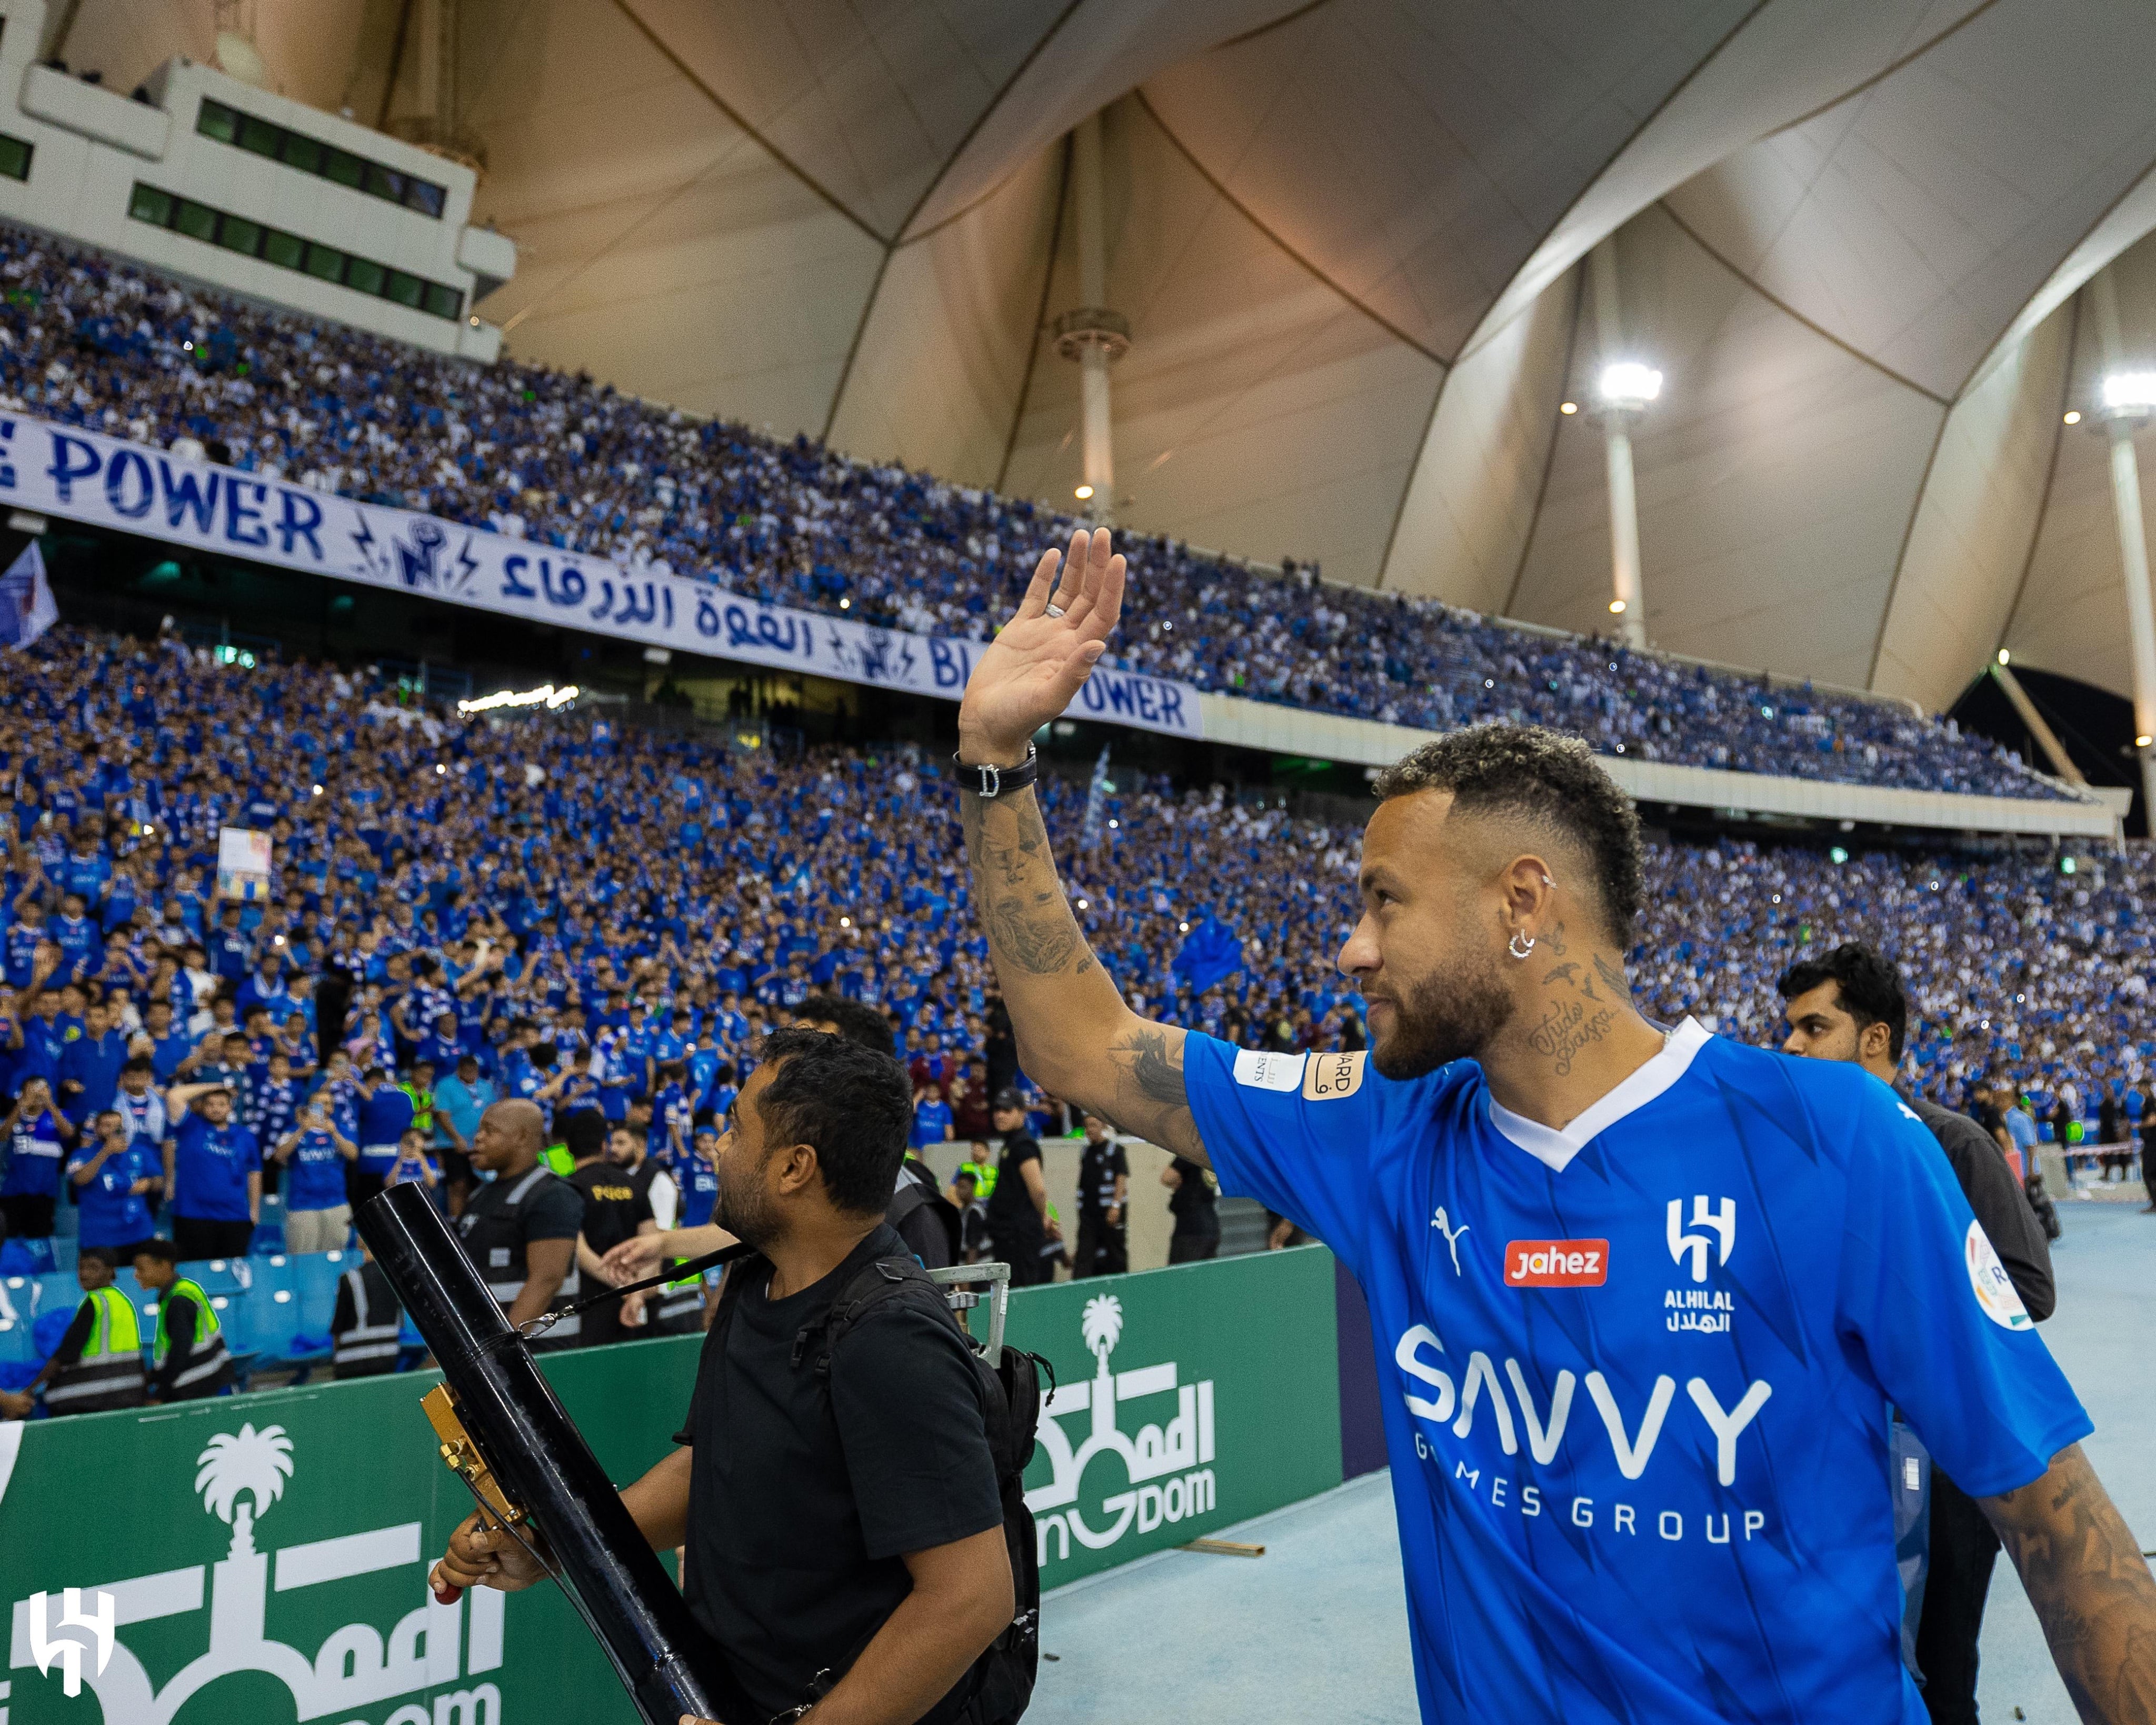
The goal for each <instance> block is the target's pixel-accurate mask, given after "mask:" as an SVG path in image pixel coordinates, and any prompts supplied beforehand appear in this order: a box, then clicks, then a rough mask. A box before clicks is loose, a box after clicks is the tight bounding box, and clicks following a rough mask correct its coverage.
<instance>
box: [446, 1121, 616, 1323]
mask: <svg viewBox="0 0 2156 1725" xmlns="http://www.w3.org/2000/svg"><path fill="white" fill-rule="evenodd" d="M546 1147H547V1126H546V1119H545V1117H544V1116H542V1114H541V1113H540V1111H539V1105H538V1104H537V1103H536V1102H531V1101H524V1100H522V1099H521V1098H516V1099H512V1100H510V1101H500V1102H496V1103H495V1105H494V1106H492V1107H490V1108H489V1109H488V1110H487V1111H486V1112H485V1113H484V1114H482V1115H480V1117H479V1127H478V1128H477V1130H475V1132H473V1133H472V1141H471V1159H472V1166H473V1167H474V1168H477V1169H478V1170H479V1173H480V1179H481V1181H483V1182H484V1184H482V1185H481V1186H480V1189H478V1190H477V1191H476V1192H475V1193H474V1194H472V1196H471V1199H470V1201H469V1202H468V1203H467V1204H465V1210H464V1214H462V1215H461V1216H459V1217H458V1218H457V1234H458V1237H459V1239H460V1240H463V1242H464V1248H465V1254H466V1255H467V1256H469V1257H470V1259H471V1260H472V1265H473V1267H474V1268H475V1269H476V1270H477V1271H479V1273H480V1277H481V1278H482V1279H483V1280H484V1281H485V1283H486V1286H487V1291H488V1292H489V1293H490V1294H492V1295H493V1296H494V1297H495V1301H497V1302H499V1304H500V1307H501V1309H502V1311H503V1312H504V1313H505V1314H506V1316H507V1317H508V1319H509V1322H511V1324H512V1325H519V1324H524V1323H528V1322H530V1321H531V1319H533V1318H535V1317H538V1316H539V1315H540V1313H542V1312H548V1311H552V1310H556V1309H558V1308H561V1307H567V1306H570V1305H572V1304H573V1303H574V1302H575V1301H576V1300H577V1297H578V1296H579V1294H580V1293H581V1291H582V1289H583V1283H582V1281H580V1280H579V1278H578V1276H577V1234H578V1232H579V1231H580V1230H582V1229H583V1224H584V1200H583V1196H582V1195H581V1194H579V1193H578V1192H577V1189H576V1188H575V1187H573V1186H572V1185H571V1184H570V1183H568V1182H567V1180H564V1179H561V1178H557V1176H555V1175H554V1174H552V1173H548V1172H547V1169H545V1168H542V1167H541V1166H540V1165H539V1153H540V1152H541V1151H542V1150H543V1149H545V1148H546ZM582 1326H583V1319H582V1317H572V1318H568V1319H566V1320H564V1321H563V1322H560V1323H557V1324H556V1325H555V1326H554V1327H552V1329H550V1330H548V1331H547V1332H546V1333H545V1334H544V1335H543V1336H542V1337H539V1338H538V1339H537V1340H536V1341H535V1342H533V1343H532V1344H531V1345H532V1346H533V1347H534V1348H541V1349H544V1348H573V1347H574V1346H575V1345H576V1343H577V1337H578V1336H579V1335H581V1334H582V1333H583V1327H582Z"/></svg>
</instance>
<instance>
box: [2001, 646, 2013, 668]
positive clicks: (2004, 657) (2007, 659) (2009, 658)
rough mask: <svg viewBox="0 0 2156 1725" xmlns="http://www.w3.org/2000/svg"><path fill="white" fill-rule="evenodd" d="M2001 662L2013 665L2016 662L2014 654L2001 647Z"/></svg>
mask: <svg viewBox="0 0 2156 1725" xmlns="http://www.w3.org/2000/svg"><path fill="white" fill-rule="evenodd" d="M1999 663H2000V664H2001V665H2011V664H2013V663H2014V655H2012V654H2011V653H2009V652H2008V651H2007V650H2006V649H2005V648H2004V647H2001V648H2000V649H1999Z"/></svg>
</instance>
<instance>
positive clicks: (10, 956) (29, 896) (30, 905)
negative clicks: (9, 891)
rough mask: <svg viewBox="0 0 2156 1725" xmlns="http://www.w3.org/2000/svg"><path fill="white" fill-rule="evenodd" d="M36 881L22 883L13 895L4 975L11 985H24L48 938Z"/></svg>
mask: <svg viewBox="0 0 2156 1725" xmlns="http://www.w3.org/2000/svg"><path fill="white" fill-rule="evenodd" d="M37 890H38V889H37V885H36V883H35V882H33V883H32V884H31V885H30V886H25V887H24V888H23V890H22V891H21V892H20V893H19V894H18V895H17V896H16V899H15V916H14V920H13V922H10V923H8V934H7V957H6V963H7V975H8V987H9V988H27V987H28V985H29V981H30V973H31V972H32V971H33V969H34V968H36V966H37V962H38V948H39V947H42V946H44V944H45V943H46V942H48V941H49V940H50V939H51V935H50V934H49V932H48V931H47V930H46V927H45V907H44V905H43V904H42V903H41V902H40V901H38V899H37V897H36V896H34V895H35V894H36V892H37Z"/></svg>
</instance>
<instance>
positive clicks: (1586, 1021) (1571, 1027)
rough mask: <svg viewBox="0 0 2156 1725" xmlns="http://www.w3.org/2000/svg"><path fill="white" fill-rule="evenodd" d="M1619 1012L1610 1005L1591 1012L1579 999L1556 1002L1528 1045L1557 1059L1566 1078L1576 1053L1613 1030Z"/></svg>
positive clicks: (1537, 1027)
mask: <svg viewBox="0 0 2156 1725" xmlns="http://www.w3.org/2000/svg"><path fill="white" fill-rule="evenodd" d="M1615 1016H1616V1014H1614V1013H1613V1012H1611V1011H1610V1009H1609V1008H1608V1007H1606V1006H1605V1007H1604V1008H1603V1009H1601V1010H1600V1011H1599V1012H1597V1013H1595V1014H1592V1015H1590V1014H1589V1012H1588V1010H1587V1009H1586V1008H1585V1007H1584V1006H1583V1005H1581V1004H1579V1003H1578V1001H1576V1000H1575V1001H1573V1002H1572V1003H1571V1004H1569V1005H1564V1006H1553V1007H1552V1008H1550V1009H1549V1010H1548V1012H1546V1013H1544V1014H1543V1017H1542V1021H1541V1022H1540V1023H1539V1024H1537V1025H1536V1026H1535V1028H1534V1029H1532V1031H1530V1032H1529V1033H1528V1035H1527V1045H1528V1046H1529V1047H1530V1048H1532V1049H1533V1050H1534V1051H1535V1052H1536V1053H1537V1054H1538V1055H1543V1056H1544V1057H1545V1058H1546V1059H1549V1060H1555V1061H1556V1062H1557V1067H1556V1070H1557V1076H1558V1077H1560V1078H1563V1077H1564V1076H1566V1075H1567V1074H1568V1073H1569V1072H1570V1071H1571V1070H1572V1062H1573V1056H1574V1055H1577V1054H1578V1052H1579V1051H1580V1050H1582V1049H1583V1048H1584V1047H1586V1046H1587V1045H1588V1044H1589V1043H1590V1042H1599V1041H1600V1040H1602V1039H1603V1038H1604V1036H1606V1035H1608V1034H1609V1025H1610V1023H1611V1021H1612V1019H1614V1018H1615Z"/></svg>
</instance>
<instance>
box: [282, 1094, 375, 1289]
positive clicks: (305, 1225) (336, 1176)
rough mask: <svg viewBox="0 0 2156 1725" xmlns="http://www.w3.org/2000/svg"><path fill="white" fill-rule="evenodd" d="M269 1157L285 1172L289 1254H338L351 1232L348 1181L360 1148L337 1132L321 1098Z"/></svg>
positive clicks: (303, 1115)
mask: <svg viewBox="0 0 2156 1725" xmlns="http://www.w3.org/2000/svg"><path fill="white" fill-rule="evenodd" d="M270 1154H271V1155H272V1156H273V1157H274V1158H275V1159H276V1161H277V1162H278V1163H279V1164H280V1167H281V1168H282V1169H283V1171H284V1187H285V1250H286V1251H288V1252H331V1251H336V1250H340V1249H341V1247H342V1246H343V1245H344V1243H345V1240H346V1235H348V1234H349V1233H350V1231H351V1229H352V1203H351V1200H350V1199H348V1198H347V1197H346V1194H345V1176H346V1171H347V1170H348V1169H349V1168H351V1167H352V1164H353V1163H355V1162H356V1161H357V1160H358V1158H359V1146H358V1145H357V1144H356V1143H354V1142H352V1139H351V1138H350V1137H347V1136H346V1135H345V1134H344V1133H343V1132H340V1131H338V1130H337V1127H336V1122H335V1121H334V1120H333V1119H332V1118H331V1114H330V1111H329V1109H328V1108H327V1107H326V1106H324V1105H323V1104H322V1102H321V1101H320V1100H319V1099H318V1098H317V1099H315V1100H311V1101H309V1102H308V1103H307V1105H306V1106H305V1108H304V1109H303V1110H301V1111H300V1117H299V1120H298V1121H297V1122H296V1123H295V1125H294V1126H293V1127H292V1128H291V1130H290V1131H289V1132H286V1133H285V1135H284V1136H283V1137H280V1138H279V1139H278V1140H277V1142H276V1143H275V1146H274V1147H273V1148H272V1150H271V1152H270Z"/></svg>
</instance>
